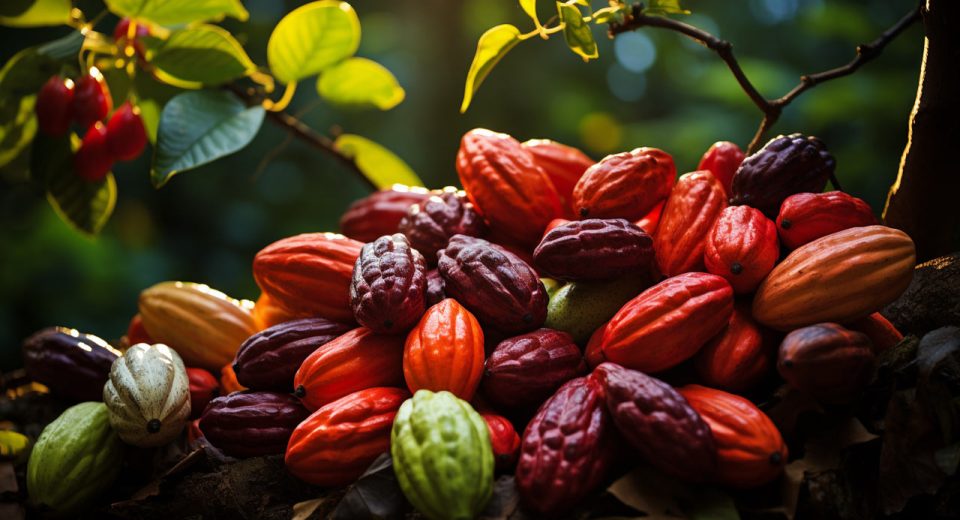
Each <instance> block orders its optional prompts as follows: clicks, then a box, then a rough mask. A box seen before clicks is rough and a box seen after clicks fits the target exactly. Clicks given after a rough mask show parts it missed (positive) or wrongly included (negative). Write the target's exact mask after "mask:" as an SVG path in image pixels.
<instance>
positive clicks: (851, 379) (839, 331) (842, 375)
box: [777, 323, 874, 403]
mask: <svg viewBox="0 0 960 520" xmlns="http://www.w3.org/2000/svg"><path fill="white" fill-rule="evenodd" d="M873 362H874V355H873V350H872V349H871V347H870V339H869V338H868V337H867V335H866V334H863V333H860V332H855V331H852V330H848V329H845V328H843V327H841V326H840V325H837V324H836V323H818V324H817V325H811V326H809V327H803V328H802V329H797V330H795V331H793V332H791V333H790V334H787V337H786V338H784V339H783V343H781V344H780V354H779V357H778V358H777V370H778V371H779V372H780V375H781V376H783V378H784V379H785V380H786V381H787V382H788V383H790V386H792V387H794V388H797V389H799V390H803V391H804V392H807V393H808V394H810V395H812V396H814V397H816V398H817V399H819V400H821V401H825V402H830V403H844V402H849V401H850V400H852V399H854V398H855V397H857V394H859V392H860V390H862V389H863V387H864V386H866V385H867V383H869V382H870V378H871V376H872V375H873Z"/></svg>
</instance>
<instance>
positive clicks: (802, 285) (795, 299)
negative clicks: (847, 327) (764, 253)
mask: <svg viewBox="0 0 960 520" xmlns="http://www.w3.org/2000/svg"><path fill="white" fill-rule="evenodd" d="M915 263H916V249H915V248H914V245H913V240H911V239H910V237H909V236H907V234H906V233H904V232H903V231H900V230H897V229H893V228H888V227H885V226H866V227H858V228H850V229H846V230H844V231H839V232H837V233H833V234H831V235H827V236H825V237H823V238H820V239H817V240H814V241H813V242H810V243H809V244H806V245H804V246H802V247H800V248H799V249H795V250H794V251H793V252H792V253H790V254H789V255H788V256H787V258H785V259H784V260H783V261H782V262H780V263H779V264H777V266H776V267H774V268H773V271H771V272H770V274H769V275H768V276H767V278H766V279H765V280H764V281H763V283H762V284H761V285H760V288H759V289H758V290H757V294H756V296H754V299H753V317H754V318H755V319H756V320H757V321H758V322H760V323H762V324H764V325H766V326H768V327H772V328H774V329H778V330H783V331H787V330H793V329H796V328H799V327H805V326H807V325H813V324H814V323H822V322H836V323H845V322H849V321H854V320H857V319H859V318H863V317H865V316H868V315H870V314H872V313H874V312H876V311H879V310H880V309H881V308H883V307H884V306H885V305H887V304H888V303H890V302H892V301H894V300H896V299H897V297H898V296H900V294H901V293H902V292H903V291H904V290H906V288H907V286H908V285H909V284H910V280H912V279H913V267H914V264H915Z"/></svg>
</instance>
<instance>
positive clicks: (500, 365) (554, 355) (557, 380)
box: [483, 329, 587, 409]
mask: <svg viewBox="0 0 960 520" xmlns="http://www.w3.org/2000/svg"><path fill="white" fill-rule="evenodd" d="M586 371H587V367H586V365H585V364H584V362H583V356H582V355H581V354H580V349H579V348H577V346H576V345H574V343H573V339H572V338H571V337H570V335H569V334H567V333H566V332H559V331H555V330H550V329H540V330H535V331H533V332H529V333H527V334H523V335H521V336H514V337H512V338H508V339H505V340H503V341H501V342H500V344H498V345H497V348H495V349H494V350H493V353H491V354H490V358H489V359H487V364H486V368H485V370H484V373H483V394H484V396H486V397H487V398H488V399H490V400H491V401H492V402H494V403H495V404H496V405H498V406H501V407H504V408H519V409H523V408H530V407H535V406H538V405H540V403H542V402H543V401H545V400H546V399H547V398H548V397H550V396H551V395H552V394H553V393H554V392H555V391H556V390H557V389H558V388H560V386H561V385H563V383H566V382H567V381H569V380H571V379H573V378H575V377H577V376H580V375H583V374H584V373H585V372H586Z"/></svg>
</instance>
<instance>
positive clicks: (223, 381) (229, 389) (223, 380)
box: [200, 363, 247, 412]
mask: <svg viewBox="0 0 960 520" xmlns="http://www.w3.org/2000/svg"><path fill="white" fill-rule="evenodd" d="M244 390H247V387H245V386H243V385H241V384H240V382H239V381H237V373H236V372H234V371H233V363H227V364H226V365H223V368H221V369H220V395H230V394H232V393H235V392H243V391H244ZM200 411H201V412H203V410H200Z"/></svg>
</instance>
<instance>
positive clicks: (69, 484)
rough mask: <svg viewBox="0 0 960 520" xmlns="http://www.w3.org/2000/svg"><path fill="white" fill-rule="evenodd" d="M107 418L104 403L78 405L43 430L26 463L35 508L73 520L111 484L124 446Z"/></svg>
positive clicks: (107, 414) (29, 487) (118, 467)
mask: <svg viewBox="0 0 960 520" xmlns="http://www.w3.org/2000/svg"><path fill="white" fill-rule="evenodd" d="M108 417H109V413H108V412H107V407H106V406H105V405H104V404H103V403H95V402H87V403H80V404H78V405H76V406H72V407H70V408H67V410H66V411H64V412H63V413H62V414H61V415H60V417H57V418H56V419H55V420H54V421H53V422H52V423H50V424H48V425H47V427H46V428H44V429H43V433H41V434H40V438H39V439H38V440H37V444H36V445H35V446H34V447H33V452H32V453H31V454H30V461H29V462H27V492H28V493H29V495H30V501H31V502H32V503H33V505H35V506H37V507H38V508H40V509H43V510H49V511H52V512H53V514H55V515H56V516H73V515H76V514H77V513H79V512H82V511H83V510H84V509H85V508H87V507H89V506H90V505H91V504H92V503H93V501H94V500H96V498H97V497H98V496H99V495H100V494H101V493H102V492H103V491H104V490H106V489H107V488H109V487H110V486H111V485H112V484H113V481H114V480H115V479H116V478H117V474H118V473H119V472H120V466H121V463H122V462H123V444H122V443H121V442H120V439H119V438H118V437H117V434H116V433H114V431H113V429H112V428H111V427H110V421H109V418H108Z"/></svg>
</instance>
